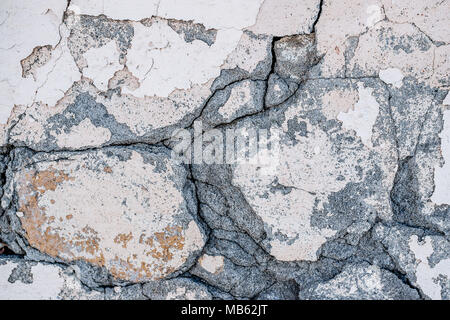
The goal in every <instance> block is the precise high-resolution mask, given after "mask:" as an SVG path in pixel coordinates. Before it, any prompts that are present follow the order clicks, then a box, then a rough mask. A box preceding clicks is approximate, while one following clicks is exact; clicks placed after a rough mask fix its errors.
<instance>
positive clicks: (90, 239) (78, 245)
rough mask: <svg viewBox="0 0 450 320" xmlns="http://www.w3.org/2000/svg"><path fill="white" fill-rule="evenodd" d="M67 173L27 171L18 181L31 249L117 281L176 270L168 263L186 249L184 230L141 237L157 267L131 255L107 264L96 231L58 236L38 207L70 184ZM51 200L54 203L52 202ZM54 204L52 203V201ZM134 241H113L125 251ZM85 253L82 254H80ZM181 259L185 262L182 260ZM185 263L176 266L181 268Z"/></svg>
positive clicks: (128, 238)
mask: <svg viewBox="0 0 450 320" xmlns="http://www.w3.org/2000/svg"><path fill="white" fill-rule="evenodd" d="M72 180H74V178H72V177H70V176H69V174H68V173H65V172H64V171H62V170H53V169H52V168H50V169H48V170H43V171H40V172H38V171H33V170H30V171H26V172H25V174H23V175H22V176H21V178H20V180H19V183H18V184H17V185H18V190H17V191H18V194H19V210H20V211H22V212H23V213H24V215H23V217H21V218H20V219H21V222H22V227H23V229H24V230H25V231H26V237H27V240H28V242H29V243H30V245H31V246H33V247H35V248H36V249H38V250H40V251H41V252H43V253H46V254H48V255H50V256H53V257H59V258H62V259H64V260H68V261H74V260H77V259H83V260H85V261H87V262H90V263H92V264H94V265H97V266H100V267H107V268H108V269H109V272H110V273H111V274H112V275H113V276H114V277H116V278H118V279H132V280H133V281H141V280H145V279H155V280H156V279H157V278H163V277H165V276H167V275H168V274H170V273H173V272H174V271H175V269H174V268H173V267H172V266H168V265H167V262H168V261H170V260H172V259H173V258H174V254H175V252H176V251H179V250H182V249H183V248H184V246H185V238H184V236H183V228H182V227H181V226H168V227H166V228H165V229H164V230H163V231H162V232H155V233H153V234H151V235H148V236H147V235H145V234H144V233H143V234H140V235H139V237H138V239H139V241H138V242H139V244H140V245H143V246H145V249H143V255H144V256H147V257H152V258H153V259H155V260H159V261H161V262H159V263H152V264H150V263H148V262H145V261H140V260H139V257H138V255H136V254H130V255H129V256H128V257H117V256H116V257H115V259H114V260H112V261H111V260H109V261H106V259H105V257H104V254H103V250H104V248H102V247H101V245H100V243H101V239H100V237H99V235H98V233H97V232H96V230H95V229H93V228H91V227H89V226H85V227H84V228H82V229H81V230H79V231H78V232H77V233H75V235H73V236H72V237H71V238H70V239H66V238H64V237H63V236H60V235H59V234H58V230H59V229H58V228H59V227H58V228H52V227H51V224H52V222H54V221H55V217H53V216H51V217H49V216H47V215H46V213H45V211H46V206H43V205H40V204H39V199H40V198H41V197H42V196H43V195H44V194H45V193H46V192H47V191H48V190H51V191H55V190H56V189H57V187H58V185H60V184H61V183H63V182H65V181H72ZM52 200H53V199H52ZM50 203H51V204H54V203H55V200H53V201H51V200H50ZM65 218H66V219H62V218H61V220H62V222H61V223H70V222H69V221H70V220H72V219H73V218H74V217H73V215H72V214H66V215H65ZM132 239H133V234H132V233H131V232H130V233H127V234H126V233H120V234H117V235H116V236H115V238H114V239H113V240H114V242H115V243H117V244H118V245H121V246H122V247H123V248H125V249H126V248H127V246H128V245H129V242H130V241H131V240H132ZM83 253H85V254H83ZM182 259H184V258H182ZM182 263H184V261H180V262H177V264H182Z"/></svg>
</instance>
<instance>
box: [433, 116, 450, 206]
mask: <svg viewBox="0 0 450 320" xmlns="http://www.w3.org/2000/svg"><path fill="white" fill-rule="evenodd" d="M443 120H444V128H443V129H442V131H441V133H440V134H439V137H440V138H441V153H442V157H443V158H444V164H443V165H442V167H440V166H437V167H436V168H435V170H434V184H435V188H434V192H433V195H432V196H431V201H433V202H434V203H436V204H450V191H449V190H450V110H445V111H444V116H443Z"/></svg>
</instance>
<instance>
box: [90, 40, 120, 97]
mask: <svg viewBox="0 0 450 320" xmlns="http://www.w3.org/2000/svg"><path fill="white" fill-rule="evenodd" d="M84 57H85V58H86V62H87V65H88V66H87V68H84V69H83V75H85V76H86V77H88V78H90V79H92V80H93V81H94V85H95V86H96V87H97V88H98V89H100V90H102V91H106V90H107V89H108V81H109V79H111V78H112V77H113V76H114V73H115V72H116V71H118V70H120V69H122V65H121V64H120V63H119V50H117V46H116V43H115V41H109V42H108V43H107V44H105V45H104V46H101V47H100V48H91V49H89V50H88V51H87V52H86V53H85V54H84Z"/></svg>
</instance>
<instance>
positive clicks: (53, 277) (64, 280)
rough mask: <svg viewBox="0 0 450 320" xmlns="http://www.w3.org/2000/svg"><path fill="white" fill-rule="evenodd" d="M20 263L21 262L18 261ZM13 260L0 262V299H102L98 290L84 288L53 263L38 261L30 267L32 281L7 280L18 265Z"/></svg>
mask: <svg viewBox="0 0 450 320" xmlns="http://www.w3.org/2000/svg"><path fill="white" fill-rule="evenodd" d="M20 263H21V262H20ZM18 264H19V263H17V262H15V261H6V264H4V265H2V264H0V300H59V299H102V298H103V295H102V294H101V293H99V292H95V291H92V292H88V291H86V290H84V289H83V288H82V286H81V284H80V283H79V281H78V280H76V279H75V278H74V277H73V276H69V275H68V274H65V273H64V272H63V270H62V269H61V268H60V267H58V266H55V265H48V264H42V263H38V264H37V265H35V266H32V267H31V273H32V275H33V282H32V283H23V282H21V281H20V280H17V281H15V282H14V283H11V282H9V281H8V279H9V276H10V274H11V272H12V271H13V270H14V268H16V267H17V266H18Z"/></svg>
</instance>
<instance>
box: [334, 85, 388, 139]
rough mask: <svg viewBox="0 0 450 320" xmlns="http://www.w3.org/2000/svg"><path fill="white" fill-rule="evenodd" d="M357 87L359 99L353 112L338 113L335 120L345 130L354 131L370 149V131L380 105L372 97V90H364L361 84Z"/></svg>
mask: <svg viewBox="0 0 450 320" xmlns="http://www.w3.org/2000/svg"><path fill="white" fill-rule="evenodd" d="M358 87H359V88H358V94H359V99H358V102H357V103H356V104H355V105H354V107H353V110H349V111H348V112H346V113H339V115H338V116H337V119H338V120H340V121H342V124H343V126H344V128H346V129H347V130H355V132H356V134H357V135H358V136H359V137H361V140H362V142H363V143H364V144H365V145H366V146H368V147H372V129H373V125H374V124H375V121H376V119H377V116H378V112H379V110H380V105H379V104H378V102H377V100H376V99H375V97H374V96H373V95H372V92H373V89H371V88H364V86H363V85H362V84H361V83H359V84H358Z"/></svg>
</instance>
